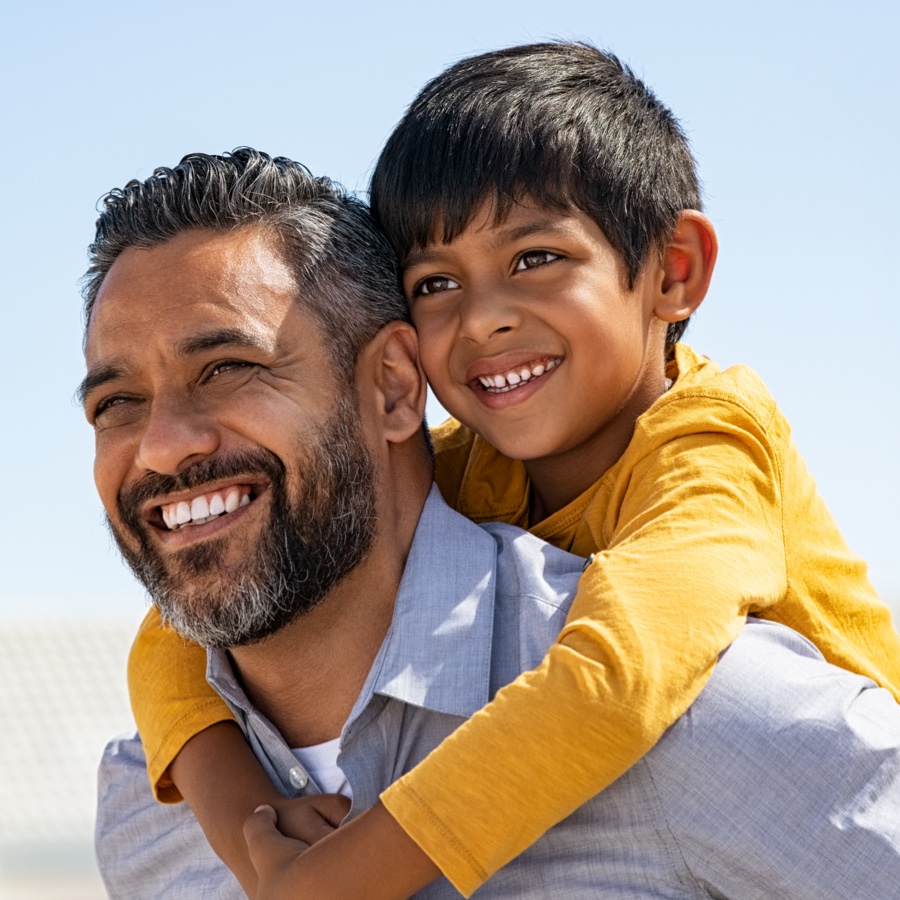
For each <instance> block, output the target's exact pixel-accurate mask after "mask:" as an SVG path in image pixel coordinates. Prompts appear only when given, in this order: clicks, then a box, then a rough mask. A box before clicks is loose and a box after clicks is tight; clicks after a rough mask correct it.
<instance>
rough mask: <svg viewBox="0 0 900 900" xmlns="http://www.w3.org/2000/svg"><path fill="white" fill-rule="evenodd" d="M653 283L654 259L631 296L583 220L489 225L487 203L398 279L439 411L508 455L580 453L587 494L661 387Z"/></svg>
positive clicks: (525, 212)
mask: <svg viewBox="0 0 900 900" xmlns="http://www.w3.org/2000/svg"><path fill="white" fill-rule="evenodd" d="M661 281H662V274H661V272H660V267H659V266H658V265H657V264H656V263H655V261H654V260H653V259H651V260H650V261H649V262H648V263H647V265H645V267H644V270H643V271H642V273H641V275H640V277H639V279H638V281H637V283H636V284H635V286H634V288H633V289H631V290H629V288H628V276H627V271H626V268H625V264H624V261H623V260H622V259H621V257H620V256H619V254H618V253H616V252H615V251H614V250H613V248H612V247H611V246H610V244H609V241H607V239H606V237H605V235H604V234H603V232H602V231H601V230H600V228H599V227H598V226H597V224H596V223H595V222H594V221H593V220H592V219H591V218H589V217H588V216H587V215H585V214H584V213H582V212H580V211H578V210H575V209H570V210H565V211H562V210H556V209H548V208H546V207H540V206H536V205H530V204H520V205H515V206H513V208H512V210H511V212H510V213H509V215H508V216H507V217H506V218H505V219H503V220H502V221H501V222H499V223H498V222H496V221H495V217H494V207H493V205H492V204H485V205H484V206H483V207H482V208H481V209H480V210H479V211H478V213H477V214H476V215H475V216H474V217H473V219H472V222H471V223H470V225H469V226H468V227H467V228H466V229H465V231H464V232H463V233H462V234H460V235H459V236H458V237H457V238H455V239H454V240H453V241H451V242H449V243H436V242H435V243H430V244H428V245H427V246H426V247H425V248H422V249H419V250H414V251H413V252H411V253H410V255H409V256H408V257H407V259H406V261H405V264H404V278H403V283H404V289H405V291H406V294H407V297H408V298H409V301H410V305H411V308H412V316H413V321H414V322H415V325H416V328H417V329H418V332H419V337H420V344H421V354H422V364H423V366H424V369H425V373H426V375H427V376H428V380H429V381H430V383H431V386H432V388H433V389H434V392H435V394H436V395H437V397H438V399H439V400H440V401H441V403H442V404H443V405H444V406H445V407H446V409H447V410H448V411H449V412H450V413H452V414H453V415H454V416H455V417H456V418H458V419H459V420H460V421H461V422H463V424H465V425H467V426H468V427H470V428H471V429H472V430H473V431H475V432H477V433H478V434H480V435H482V437H484V438H485V439H486V440H487V441H489V442H490V443H491V444H493V445H494V446H495V447H496V448H497V449H498V450H500V451H501V452H502V453H504V454H505V455H507V456H510V457H512V458H515V459H523V460H526V461H528V460H532V461H536V460H543V459H546V458H549V457H557V456H558V455H559V454H562V456H561V457H559V462H560V464H563V465H566V464H568V463H576V462H579V460H581V459H582V453H581V452H580V451H587V452H589V453H590V459H591V460H592V461H593V464H592V465H591V466H590V468H591V470H592V471H591V473H590V476H591V477H590V480H588V482H587V484H590V483H591V482H592V481H593V480H594V479H595V478H596V477H598V475H599V474H600V472H602V471H604V470H605V469H606V468H608V466H609V465H612V463H613V462H615V460H616V459H618V457H619V455H621V453H622V452H623V451H624V449H625V447H626V446H627V444H628V441H629V440H630V439H631V435H632V433H633V430H634V422H635V419H636V418H637V417H638V416H639V415H640V414H641V413H642V412H644V411H645V410H646V409H647V408H648V407H649V406H650V405H651V404H652V403H653V402H654V400H656V399H657V398H658V397H659V396H660V395H661V394H662V392H663V390H664V383H665V375H664V359H663V347H664V341H665V327H666V326H665V323H664V322H662V321H660V320H659V319H658V318H657V317H656V316H655V315H654V306H655V304H656V300H657V297H658V294H659V288H660V284H661ZM571 451H575V454H574V455H572V453H571ZM597 464H600V468H599V471H597ZM586 486H587V485H585V487H586Z"/></svg>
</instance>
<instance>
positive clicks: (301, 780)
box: [288, 766, 309, 791]
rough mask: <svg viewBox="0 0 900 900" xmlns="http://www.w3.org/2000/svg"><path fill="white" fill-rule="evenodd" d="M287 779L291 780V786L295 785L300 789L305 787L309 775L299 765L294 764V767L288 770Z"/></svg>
mask: <svg viewBox="0 0 900 900" xmlns="http://www.w3.org/2000/svg"><path fill="white" fill-rule="evenodd" d="M288 779H289V780H290V782H291V787H295V788H297V790H298V791H300V790H302V789H303V788H305V787H306V784H307V782H308V781H309V776H308V775H307V774H306V772H304V771H303V769H301V768H300V766H294V768H293V769H291V771H290V772H288Z"/></svg>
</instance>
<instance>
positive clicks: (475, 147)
mask: <svg viewBox="0 0 900 900" xmlns="http://www.w3.org/2000/svg"><path fill="white" fill-rule="evenodd" d="M473 133H474V134H476V135H480V137H481V139H480V140H478V139H473V140H468V141H464V142H455V141H451V140H449V139H448V138H447V132H444V133H443V134H441V135H435V136H433V138H435V139H434V140H433V142H432V143H431V145H430V146H428V147H427V148H426V147H423V141H422V138H421V135H420V136H419V141H418V142H417V146H416V148H415V149H414V151H413V153H411V154H409V156H405V157H404V158H401V157H400V156H399V155H394V156H393V157H392V159H391V164H390V165H388V166H382V167H381V171H380V172H379V176H380V178H379V183H378V184H377V185H376V183H375V182H374V181H373V190H372V210H373V212H374V214H375V216H376V218H377V219H378V220H379V222H380V224H381V226H382V227H383V228H384V230H385V232H386V233H387V234H388V236H389V237H390V239H391V242H392V243H393V245H394V248H395V250H396V252H397V254H398V256H399V257H400V259H401V260H402V259H403V258H404V257H406V256H407V255H408V254H409V253H410V252H411V251H412V250H414V249H418V248H422V247H425V246H426V245H427V244H430V243H447V242H449V241H452V240H454V239H455V238H456V237H458V236H459V235H460V234H461V233H462V232H463V231H465V229H466V228H467V227H468V226H469V225H470V224H471V222H472V220H473V219H474V218H475V217H476V215H478V214H479V212H480V211H481V210H482V209H483V208H484V207H485V205H486V204H490V205H491V206H492V207H493V213H494V220H493V223H492V224H499V223H501V222H502V221H503V220H504V219H505V218H506V217H507V216H508V215H509V212H510V210H511V209H512V207H513V206H514V205H516V204H519V203H524V202H530V203H534V204H536V205H538V206H546V207H550V208H554V209H561V210H564V209H571V208H573V207H577V208H579V209H582V210H584V211H586V212H591V211H592V210H591V209H590V207H591V206H592V204H590V202H589V200H588V198H586V197H583V196H581V191H579V186H578V180H577V169H578V166H577V164H576V163H575V162H574V161H572V160H571V159H570V158H568V157H569V154H567V153H566V152H564V150H563V148H561V147H559V146H558V145H557V146H556V147H553V146H548V143H547V142H545V141H543V140H542V139H541V138H542V136H541V135H535V134H532V135H527V136H526V138H527V139H526V140H524V141H515V142H513V141H511V140H510V135H509V134H506V135H504V136H503V137H502V139H500V140H491V135H489V134H485V129H484V128H477V129H473ZM557 144H558V142H557ZM523 145H524V146H523ZM429 160H434V161H435V163H434V164H430V163H429ZM437 160H440V161H441V162H440V163H437ZM498 160H502V163H498Z"/></svg>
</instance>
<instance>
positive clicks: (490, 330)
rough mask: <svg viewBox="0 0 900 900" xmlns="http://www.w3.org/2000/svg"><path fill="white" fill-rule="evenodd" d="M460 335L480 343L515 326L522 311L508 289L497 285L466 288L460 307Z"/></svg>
mask: <svg viewBox="0 0 900 900" xmlns="http://www.w3.org/2000/svg"><path fill="white" fill-rule="evenodd" d="M459 317H460V330H461V332H462V335H463V337H465V338H468V339H469V340H471V341H475V342H477V343H483V342H485V341H487V340H489V339H490V338H491V337H493V336H494V335H496V334H503V333H505V332H509V331H512V330H514V329H515V328H517V327H518V325H519V324H520V322H521V318H522V317H521V311H520V308H519V305H518V304H517V303H516V301H515V297H514V296H513V295H512V293H511V292H510V291H509V290H506V289H504V288H502V287H498V286H497V285H485V286H484V287H483V288H479V289H475V290H469V291H468V292H467V293H466V296H465V297H464V298H463V300H462V303H461V304H460V307H459Z"/></svg>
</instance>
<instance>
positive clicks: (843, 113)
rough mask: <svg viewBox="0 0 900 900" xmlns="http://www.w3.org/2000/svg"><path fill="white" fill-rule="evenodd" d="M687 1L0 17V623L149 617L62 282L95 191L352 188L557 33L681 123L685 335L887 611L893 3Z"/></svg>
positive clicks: (74, 282) (500, 1)
mask: <svg viewBox="0 0 900 900" xmlns="http://www.w3.org/2000/svg"><path fill="white" fill-rule="evenodd" d="M850 7H851V4H849V3H846V2H845V3H834V2H790V0H787V2H786V0H781V2H769V0H759V2H755V3H753V4H748V3H742V4H731V3H722V2H705V0H693V2H691V3H687V4H676V3H671V2H640V0H629V2H621V0H620V2H618V3H607V2H602V0H589V2H587V0H585V2H582V0H553V2H541V3H538V2H533V0H517V2H510V0H492V2H485V0H477V2H475V0H454V2H453V3H452V5H447V6H442V5H441V4H439V3H433V2H432V3H418V4H416V3H402V2H393V0H382V2H378V3H373V2H356V3H353V2H342V0H331V2H328V3H321V2H319V3H310V2H303V0H292V2H287V0H268V2H266V3H237V2H232V0H216V2H191V0H181V2H171V0H162V2H155V3H144V4H131V3H122V2H121V0H118V2H104V0H79V2H74V3H63V2H55V3H48V2H43V0H31V2H30V3H28V4H24V3H18V4H15V5H13V4H11V3H10V4H5V5H4V11H3V12H2V13H0V41H2V53H0V85H2V89H0V90H2V97H0V104H2V107H0V116H2V117H0V122H2V129H3V134H4V146H5V147H6V151H5V152H4V154H3V158H2V165H3V166H4V168H5V171H6V173H7V174H6V177H4V178H3V179H2V182H0V184H2V199H3V207H4V211H5V215H4V216H3V221H2V225H0V228H2V241H0V253H2V259H0V262H2V271H3V275H4V278H3V286H2V292H3V297H2V310H3V319H4V321H5V322H6V328H5V338H4V344H5V358H6V359H7V361H8V362H9V363H10V365H9V367H8V368H7V370H6V376H5V378H4V385H3V388H2V391H3V394H2V412H3V415H2V425H0V436H2V439H0V454H2V456H0V462H2V477H3V481H4V495H5V497H6V501H5V502H6V509H7V513H6V515H4V516H3V520H2V525H0V528H2V533H0V547H2V565H0V624H2V622H3V621H4V620H9V619H12V618H17V619H46V618H49V617H62V618H74V617H76V616H79V615H82V614H91V615H103V616H107V617H113V616H118V615H122V616H137V615H138V614H139V612H140V610H141V609H142V608H143V603H144V600H143V595H142V591H141V590H140V588H139V587H138V586H137V585H136V584H135V583H134V582H133V581H132V579H131V577H130V576H129V575H128V573H127V572H126V571H125V569H124V568H123V567H122V565H121V564H120V563H119V561H118V558H117V556H116V554H115V551H114V550H113V549H112V548H111V546H110V542H109V539H108V538H107V536H106V533H105V531H104V529H103V527H102V524H101V522H102V516H101V510H100V504H99V502H98V500H97V498H96V495H95V493H94V488H93V484H92V479H91V464H92V455H93V452H92V435H91V432H90V429H89V428H88V426H87V425H86V423H85V422H84V419H83V417H82V415H81V411H80V409H79V408H78V407H77V406H76V405H75V404H74V402H73V400H72V394H73V390H74V388H75V386H76V384H77V383H78V381H79V380H80V378H81V376H82V374H83V369H82V366H83V361H82V356H81V319H80V303H81V301H80V296H79V291H78V278H79V276H80V275H81V274H82V272H83V270H84V267H85V260H86V256H85V248H86V246H87V244H88V243H89V241H90V239H91V237H92V232H93V224H94V220H95V217H96V203H97V200H98V198H99V197H100V196H102V195H103V194H104V193H105V192H106V191H107V190H108V189H110V188H112V187H115V186H121V185H123V184H124V183H125V182H126V181H127V180H128V179H130V178H133V177H138V178H143V177H146V176H147V175H149V174H150V173H151V172H152V170H153V168H154V167H155V166H157V165H172V164H175V163H176V162H177V161H178V160H179V159H180V157H181V156H182V155H184V154H185V153H187V152H190V151H196V150H202V151H207V152H221V151H224V150H230V149H232V148H234V147H236V146H239V145H245V144H249V145H252V146H255V147H258V148H259V149H262V150H266V151H267V152H270V153H272V154H279V155H285V156H290V157H293V158H295V159H298V160H300V161H302V162H304V163H306V164H307V165H308V166H309V168H310V169H312V171H313V172H315V173H317V174H319V173H321V174H327V175H330V176H332V177H335V178H337V179H338V180H340V181H342V182H343V183H344V184H345V185H347V186H348V187H350V188H354V189H358V190H360V191H364V190H365V188H366V184H367V179H368V174H369V172H370V170H371V167H372V164H373V162H374V160H375V158H376V156H377V154H378V151H379V149H380V147H381V145H382V144H383V142H384V140H385V138H386V136H387V134H388V133H389V131H390V129H391V127H392V126H393V125H394V123H395V122H396V121H397V119H398V118H399V117H400V115H401V114H402V112H403V110H404V108H405V106H406V105H407V104H408V102H409V101H410V100H411V99H412V97H413V96H414V95H415V93H416V91H417V90H418V89H419V88H420V87H421V86H422V85H423V83H424V82H425V81H426V80H427V79H428V78H430V77H431V76H433V75H435V74H437V73H438V72H439V71H440V70H441V69H443V68H444V67H445V66H447V65H448V64H450V63H452V62H454V61H456V60H458V59H460V58H461V57H464V56H468V55H471V54H473V53H477V52H481V51H484V50H488V49H496V48H499V47H503V46H506V45H509V44H516V43H524V42H529V41H533V40H540V39H546V38H550V37H562V38H576V39H586V40H590V41H592V42H594V43H596V44H598V45H600V46H602V47H605V48H608V49H611V50H613V51H614V52H616V53H617V54H618V55H620V56H621V57H622V58H623V59H624V60H625V61H626V62H628V63H629V64H630V65H631V66H632V67H633V68H634V69H635V70H636V71H637V72H638V73H639V74H640V75H641V76H642V77H644V78H645V80H646V81H647V82H648V83H649V84H650V85H651V86H652V87H653V88H654V90H655V91H656V92H657V94H658V95H659V96H660V97H661V98H662V99H663V100H664V101H665V102H667V103H668V104H669V105H670V106H671V107H672V108H673V110H674V111H675V113H676V114H677V115H678V116H679V117H680V118H681V120H682V122H683V123H684V124H685V126H686V128H687V130H688V133H689V134H690V137H691V140H692V143H693V147H694V150H695V153H696V156H697V158H698V161H699V165H700V171H701V175H702V177H703V181H704V185H705V196H706V204H707V210H708V213H709V215H710V216H711V218H712V220H713V221H714V223H715V225H716V227H717V229H718V231H719V236H720V241H721V251H720V257H719V265H718V269H717V272H716V275H715V278H714V279H713V285H712V289H711V292H710V294H709V296H708V298H707V300H706V303H705V304H704V306H703V308H702V309H701V311H700V313H699V314H698V316H697V317H696V322H695V324H694V325H693V326H692V329H691V331H690V332H689V341H690V342H691V343H692V344H693V345H694V346H695V347H696V348H697V349H698V350H700V351H701V352H703V353H706V354H707V355H709V356H712V357H713V358H715V359H716V360H718V361H719V362H720V363H723V364H732V363H736V362H744V363H748V364H750V365H752V366H753V367H755V368H756V369H757V370H758V371H759V372H761V373H762V375H763V377H764V378H765V379H766V381H767V383H768V385H769V387H770V388H771V390H772V392H773V393H774V395H775V396H776V398H777V399H778V400H779V402H780V404H781V406H782V408H783V409H784V410H785V412H786V413H787V415H788V417H789V419H790V420H791V422H792V424H793V426H794V434H795V438H796V440H797V443H798V444H799V446H800V449H801V451H802V453H803V454H804V456H805V458H806V460H807V462H808V464H809V467H810V468H811V470H812V471H813V473H814V474H815V475H816V477H817V479H818V481H819V485H820V488H821V490H822V493H823V494H824V496H825V498H826V500H827V502H828V504H829V506H830V507H831V509H832V511H833V513H834V515H835V517H836V518H837V520H838V522H839V523H840V525H841V527H842V529H843V531H844V533H845V535H846V537H847V539H848V541H849V543H850V545H851V546H852V547H853V548H854V549H855V550H856V551H857V552H858V553H860V554H861V555H863V556H864V557H866V558H867V559H868V560H869V562H870V564H871V574H872V577H873V580H874V581H875V583H876V586H878V588H879V589H880V590H881V592H882V594H883V595H884V596H885V598H886V599H889V600H891V601H892V602H894V604H895V607H896V608H900V516H898V514H897V513H898V508H900V480H898V478H897V477H896V476H895V471H896V468H897V465H896V463H897V459H898V450H897V446H898V443H900V404H898V401H897V387H896V385H897V374H896V371H895V369H896V364H895V362H892V360H893V361H895V360H896V359H897V355H898V354H897V349H896V342H897V333H898V329H897V327H896V321H895V319H894V318H893V316H894V314H895V312H896V309H897V300H896V295H895V293H894V291H895V290H896V281H897V261H898V260H900V250H898V245H900V224H898V210H900V175H898V165H897V160H898V145H900V117H898V115H897V95H898V90H900V56H898V53H897V50H896V39H897V36H898V34H900V5H898V4H897V3H896V2H893V0H890V2H888V0H885V2H866V0H859V2H857V3H855V4H853V8H852V10H851V8H850Z"/></svg>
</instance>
